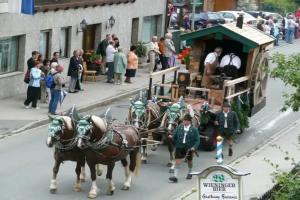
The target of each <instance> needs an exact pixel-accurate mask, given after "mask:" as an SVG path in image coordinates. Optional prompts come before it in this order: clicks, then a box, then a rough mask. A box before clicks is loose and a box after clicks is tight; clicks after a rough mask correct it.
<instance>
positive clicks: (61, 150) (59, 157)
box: [46, 116, 85, 193]
mask: <svg viewBox="0 0 300 200" xmlns="http://www.w3.org/2000/svg"><path fill="white" fill-rule="evenodd" d="M49 118H50V120H51V122H50V124H49V128H48V138H47V142H46V144H47V146H48V147H50V148H52V147H53V146H54V148H55V150H54V160H55V163H54V167H53V175H52V179H51V182H50V187H49V189H50V192H51V193H55V192H56V190H57V184H56V177H57V174H58V170H59V166H60V164H61V163H62V162H63V161H75V162H77V164H76V169H75V172H76V175H77V179H76V183H75V186H74V191H76V192H80V191H81V181H84V179H85V174H84V165H85V155H84V152H83V151H81V150H80V149H79V148H78V147H77V146H76V135H75V129H74V124H73V123H72V119H71V117H69V116H55V117H52V116H49Z"/></svg>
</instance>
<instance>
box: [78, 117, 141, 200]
mask: <svg viewBox="0 0 300 200" xmlns="http://www.w3.org/2000/svg"><path fill="white" fill-rule="evenodd" d="M77 133H78V134H77V138H78V143H77V146H78V147H79V148H80V149H83V150H84V152H85V156H86V162H87V164H88V166H89V168H90V171H91V179H92V187H91V190H90V192H89V195H88V197H89V198H96V197H97V194H98V187H97V183H96V164H103V165H107V174H106V179H107V180H108V184H109V186H108V191H107V192H108V194H109V195H113V193H114V190H115V185H114V183H113V181H112V173H113V169H114V166H115V162H117V161H121V163H122V165H123V166H124V168H125V176H126V180H125V182H124V184H123V187H122V190H129V188H130V186H131V179H132V176H133V173H134V172H135V170H137V169H138V168H139V166H140V157H139V146H140V138H139V133H138V130H137V129H136V128H134V127H133V126H127V125H124V124H117V123H109V124H108V122H107V120H106V119H105V118H100V117H98V116H95V115H92V116H86V117H84V118H82V119H80V120H79V121H78V124H77ZM128 155H129V158H130V165H129V166H128V161H127V157H128Z"/></svg>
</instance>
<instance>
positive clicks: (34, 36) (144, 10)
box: [0, 0, 166, 98]
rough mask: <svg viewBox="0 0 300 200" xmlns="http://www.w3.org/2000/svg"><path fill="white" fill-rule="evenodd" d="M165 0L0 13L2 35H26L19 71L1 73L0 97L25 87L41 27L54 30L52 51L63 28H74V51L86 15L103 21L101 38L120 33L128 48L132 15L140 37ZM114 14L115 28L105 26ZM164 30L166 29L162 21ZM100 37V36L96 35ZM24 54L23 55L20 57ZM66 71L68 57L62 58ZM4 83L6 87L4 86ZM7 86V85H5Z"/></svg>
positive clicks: (95, 21)
mask: <svg viewBox="0 0 300 200" xmlns="http://www.w3.org/2000/svg"><path fill="white" fill-rule="evenodd" d="M165 6H166V0H136V1H135V3H127V4H119V5H111V6H102V7H100V6H97V7H88V8H78V9H69V10H58V11H56V12H54V11H49V12H45V13H43V12H38V13H36V14H35V15H34V16H29V15H19V14H10V13H4V14H0V27H1V28H0V38H3V37H9V36H23V37H24V39H25V41H24V42H21V44H24V43H25V47H22V48H21V49H24V50H23V51H20V55H19V62H20V63H19V64H18V71H19V72H14V73H8V74H3V75H0V87H1V88H2V89H1V91H0V98H3V97H8V96H12V95H15V94H18V93H24V92H25V91H26V85H25V84H24V83H23V77H24V71H25V70H26V68H27V65H26V61H27V59H28V58H30V57H31V52H32V51H33V50H39V36H40V31H42V30H51V32H52V34H51V42H50V43H51V44H50V45H51V52H50V53H51V54H52V53H53V52H54V51H59V34H60V28H62V27H69V26H70V27H72V29H71V49H70V51H71V53H70V54H71V55H72V51H73V50H74V49H79V48H82V40H83V33H82V32H79V33H78V34H77V33H76V32H77V28H78V27H79V24H80V22H81V21H82V20H83V19H85V20H86V21H87V23H88V24H99V23H101V24H102V28H101V38H102V39H103V38H104V37H105V35H106V34H107V33H115V34H117V36H118V37H119V40H120V44H121V46H122V47H123V48H124V49H125V50H129V47H130V43H131V25H132V18H137V17H138V18H139V40H140V38H141V33H142V28H143V27H142V24H143V17H144V16H153V15H162V21H163V22H164V20H165V19H164V17H165V15H164V13H165V10H166V7H165ZM110 16H114V18H115V19H116V22H115V25H114V26H113V28H112V29H108V30H107V29H106V22H107V20H108V19H109V18H110ZM161 30H164V23H162V26H161ZM96 38H99V36H96ZM20 57H21V59H20ZM60 62H61V63H63V64H64V65H65V72H66V71H67V67H68V63H69V59H61V60H60ZM4 86H5V87H4ZM4 88H5V89H4Z"/></svg>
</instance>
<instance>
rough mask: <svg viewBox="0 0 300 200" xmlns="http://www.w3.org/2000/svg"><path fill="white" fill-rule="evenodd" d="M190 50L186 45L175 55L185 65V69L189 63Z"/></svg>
mask: <svg viewBox="0 0 300 200" xmlns="http://www.w3.org/2000/svg"><path fill="white" fill-rule="evenodd" d="M190 52H191V48H188V47H187V48H185V49H184V50H183V51H182V52H181V53H180V54H179V55H178V57H177V58H178V59H179V60H181V62H182V63H183V64H185V65H186V69H189V67H190V63H191V58H190Z"/></svg>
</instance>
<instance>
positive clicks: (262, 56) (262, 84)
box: [250, 52, 269, 106]
mask: <svg viewBox="0 0 300 200" xmlns="http://www.w3.org/2000/svg"><path fill="white" fill-rule="evenodd" d="M268 66H269V62H268V54H267V53H265V52H260V53H259V54H258V55H257V57H256V59H255V62H254V64H253V68H252V72H251V83H250V84H251V85H250V89H251V90H250V91H251V92H250V94H251V104H252V106H256V105H257V104H259V103H260V102H262V101H263V100H264V98H265V96H266V88H267V81H268V73H267V72H266V71H265V70H264V68H265V67H268Z"/></svg>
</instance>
